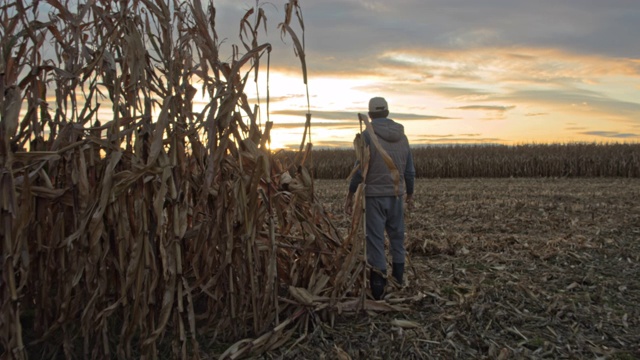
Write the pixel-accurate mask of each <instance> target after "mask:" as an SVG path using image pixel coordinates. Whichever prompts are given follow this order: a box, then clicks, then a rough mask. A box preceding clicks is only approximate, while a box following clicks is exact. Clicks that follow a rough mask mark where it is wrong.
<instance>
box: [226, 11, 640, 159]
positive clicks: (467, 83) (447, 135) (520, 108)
mask: <svg viewBox="0 0 640 360" xmlns="http://www.w3.org/2000/svg"><path fill="white" fill-rule="evenodd" d="M284 3H285V1H278V0H276V1H271V2H269V3H266V2H265V3H261V4H262V5H261V6H262V8H263V9H264V11H265V13H266V15H267V18H268V20H269V27H268V34H267V36H264V38H263V41H264V42H269V43H271V44H272V45H273V46H274V51H273V52H272V58H271V69H270V81H269V88H270V95H271V101H270V114H269V115H270V120H271V121H273V122H274V123H275V126H274V130H273V132H272V141H273V146H274V147H286V146H293V147H297V146H299V144H300V141H301V138H302V131H303V130H302V126H303V124H304V119H305V113H306V112H307V99H306V89H305V86H304V84H303V83H302V75H301V70H300V62H299V59H298V58H296V57H295V55H294V53H293V44H292V42H291V40H290V39H289V38H284V39H281V38H280V33H279V32H278V30H277V29H276V25H277V23H279V22H281V21H282V19H283V18H284ZM214 4H215V6H216V9H217V14H218V16H217V29H218V31H219V33H220V36H221V37H222V38H227V39H228V42H229V44H231V43H233V42H234V41H235V40H236V39H237V38H238V28H239V25H238V23H239V19H240V18H241V17H242V15H244V13H245V12H246V10H248V9H249V8H251V7H255V6H256V2H255V1H243V0H223V1H220V0H216V1H214ZM300 6H301V8H302V12H303V18H304V25H305V35H304V36H305V51H306V61H307V69H308V72H309V81H308V88H309V95H310V112H311V114H312V142H313V143H314V146H316V147H324V146H330V147H335V146H340V147H349V146H351V143H352V140H353V137H354V135H355V133H356V132H358V131H359V125H358V121H357V113H358V112H361V113H366V111H367V103H368V100H369V98H371V97H373V96H383V97H385V98H386V99H387V101H388V103H389V107H390V111H391V114H390V117H391V118H393V119H395V120H397V121H399V122H401V123H402V124H403V125H404V126H405V130H406V133H407V134H408V137H409V140H410V142H411V143H412V144H413V145H418V144H454V143H473V144H481V143H498V144H508V145H514V144H523V143H548V142H551V143H567V142H598V143H603V142H638V141H639V140H640V36H639V35H640V25H639V24H640V1H637V0H608V1H602V0H536V1H530V0H527V1H524V0H482V1H478V0H397V1H378V0H306V1H305V0H300ZM295 22H296V20H294V22H293V23H295ZM223 47H224V44H223ZM259 83H260V81H259ZM260 86H262V87H264V85H258V89H259V92H260V93H261V96H264V94H265V92H266V91H265V90H264V89H263V88H261V87H260ZM261 106H262V108H263V110H264V105H261Z"/></svg>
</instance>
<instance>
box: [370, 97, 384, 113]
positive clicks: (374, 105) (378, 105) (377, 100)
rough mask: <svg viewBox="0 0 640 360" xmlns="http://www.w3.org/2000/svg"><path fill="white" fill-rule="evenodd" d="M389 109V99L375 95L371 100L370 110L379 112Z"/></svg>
mask: <svg viewBox="0 0 640 360" xmlns="http://www.w3.org/2000/svg"><path fill="white" fill-rule="evenodd" d="M385 110H389V106H388V105H387V100H385V99H384V98H382V97H374V98H371V100H369V112H379V111H385Z"/></svg>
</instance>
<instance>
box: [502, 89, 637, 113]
mask: <svg viewBox="0 0 640 360" xmlns="http://www.w3.org/2000/svg"><path fill="white" fill-rule="evenodd" d="M494 99H500V100H504V101H513V102H519V103H530V104H539V105H545V106H553V107H555V108H556V109H564V110H571V111H583V112H589V113H594V112H597V113H600V114H603V115H606V116H613V117H620V118H625V119H635V121H640V118H639V117H638V115H639V114H640V103H636V102H630V101H626V100H620V99H614V98H609V97H607V96H604V95H602V94H599V93H597V92H594V91H589V90H581V89H571V88H564V89H563V88H559V89H545V90H515V91H512V92H511V93H509V94H506V95H500V96H496V97H494Z"/></svg>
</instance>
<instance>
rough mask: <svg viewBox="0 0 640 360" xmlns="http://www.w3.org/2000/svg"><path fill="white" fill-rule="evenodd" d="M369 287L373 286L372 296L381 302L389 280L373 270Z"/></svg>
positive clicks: (370, 273)
mask: <svg viewBox="0 0 640 360" xmlns="http://www.w3.org/2000/svg"><path fill="white" fill-rule="evenodd" d="M369 285H371V295H372V296H373V298H374V299H376V300H380V299H382V297H383V296H384V287H385V286H386V285H387V279H385V278H384V276H383V275H382V274H381V273H380V272H379V271H378V270H374V269H371V271H370V272H369Z"/></svg>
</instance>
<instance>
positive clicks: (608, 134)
mask: <svg viewBox="0 0 640 360" xmlns="http://www.w3.org/2000/svg"><path fill="white" fill-rule="evenodd" d="M580 134H582V135H591V136H600V137H606V138H617V139H628V138H635V137H640V134H634V133H619V132H616V131H586V132H582V133H580Z"/></svg>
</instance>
